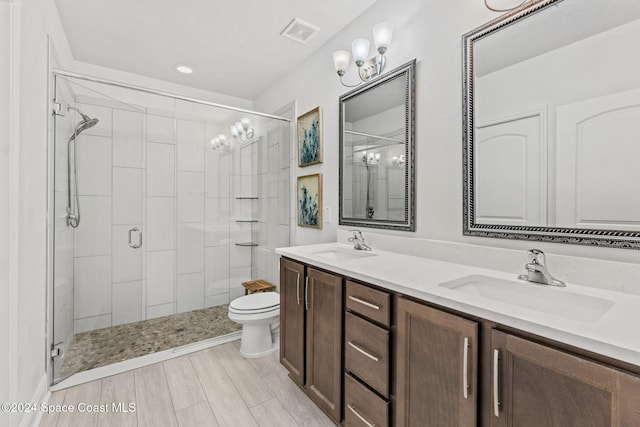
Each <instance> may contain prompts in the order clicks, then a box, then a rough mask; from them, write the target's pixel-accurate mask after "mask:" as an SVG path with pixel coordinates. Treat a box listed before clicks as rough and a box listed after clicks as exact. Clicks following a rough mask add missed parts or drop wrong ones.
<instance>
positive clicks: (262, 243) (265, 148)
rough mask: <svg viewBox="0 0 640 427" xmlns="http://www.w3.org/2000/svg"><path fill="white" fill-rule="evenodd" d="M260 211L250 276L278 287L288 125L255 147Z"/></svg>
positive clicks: (286, 210) (285, 227) (285, 218)
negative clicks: (256, 244)
mask: <svg viewBox="0 0 640 427" xmlns="http://www.w3.org/2000/svg"><path fill="white" fill-rule="evenodd" d="M257 153H258V159H257V163H256V164H257V168H258V173H257V174H256V175H257V178H258V185H257V188H258V196H259V198H260V199H259V210H258V214H257V215H256V218H257V219H258V220H259V223H258V225H257V227H256V233H255V234H256V240H257V242H258V244H259V246H258V247H257V248H255V249H254V250H253V251H252V257H253V263H252V275H253V277H257V278H262V279H265V280H267V281H268V282H270V283H272V284H274V285H276V286H278V284H279V281H280V280H279V271H278V257H277V256H276V255H275V252H274V249H275V248H276V247H278V246H281V245H283V244H284V245H287V246H288V245H289V234H290V231H289V223H290V205H289V203H290V197H289V182H290V171H291V169H290V166H291V143H290V132H289V128H288V126H283V125H282V124H280V123H279V124H276V125H275V126H274V127H273V128H271V129H270V130H269V131H268V132H267V138H266V143H264V141H263V142H262V144H260V146H258V147H257Z"/></svg>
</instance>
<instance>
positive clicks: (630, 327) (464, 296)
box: [276, 243, 640, 366]
mask: <svg viewBox="0 0 640 427" xmlns="http://www.w3.org/2000/svg"><path fill="white" fill-rule="evenodd" d="M336 248H338V250H348V251H354V249H353V247H352V246H351V245H346V244H341V243H325V244H318V245H308V246H295V247H288V248H278V249H276V253H278V254H280V255H282V256H285V257H288V258H292V259H295V260H298V261H301V262H304V263H307V264H312V265H315V266H318V267H319V268H323V269H326V270H330V271H333V272H335V273H338V274H341V275H344V276H347V277H350V278H353V279H357V280H361V281H363V282H366V283H371V284H373V285H377V286H380V287H382V288H386V289H389V290H391V291H396V292H398V293H402V294H405V295H408V296H412V297H415V298H418V299H421V300H424V301H427V302H431V303H434V304H438V305H441V306H444V307H448V308H451V309H454V310H458V311H461V312H464V313H468V314H470V315H473V316H477V317H481V318H484V319H487V320H491V321H494V322H496V323H501V324H504V325H508V326H511V327H514V328H517V329H521V330H523V331H527V332H530V333H533V334H537V335H540V336H544V337H547V338H550V339H553V340H556V341H560V342H563V343H566V344H569V345H573V346H575V347H579V348H583V349H586V350H589V351H592V352H594V353H598V354H602V355H604V356H608V357H611V358H614V359H618V360H621V361H624V362H628V363H632V364H634V365H638V366H640V296H635V295H631V294H627V293H622V292H615V291H609V290H604V289H598V288H591V287H585V286H579V285H576V284H572V283H567V287H566V288H556V287H546V286H542V287H541V286H540V285H535V284H528V283H526V282H522V283H523V285H524V286H534V287H538V288H553V291H551V290H550V289H549V290H546V289H545V290H543V292H550V295H553V292H572V293H577V294H582V295H588V296H594V297H598V298H604V299H607V300H609V301H612V302H613V303H614V305H613V306H612V307H611V308H610V309H609V310H608V311H607V312H606V313H605V314H604V315H603V316H602V317H600V318H599V319H598V320H596V321H593V322H583V321H577V320H572V319H568V318H564V317H560V316H557V315H552V314H547V313H544V312H541V311H537V310H533V309H529V308H523V307H520V306H516V305H513V304H509V303H504V302H500V301H496V300H492V299H489V298H484V297H479V296H474V295H472V294H469V293H465V292H461V291H460V290H455V289H448V288H445V287H442V286H439V284H441V283H444V282H449V281H452V280H456V279H460V278H462V277H465V276H470V275H482V276H490V277H492V278H497V279H503V280H510V281H517V277H515V276H514V275H512V274H509V273H504V272H501V271H496V270H489V269H483V268H478V267H472V266H468V265H464V264H454V263H449V262H443V261H436V260H433V259H429V258H422V257H416V256H412V255H404V254H399V253H394V252H386V251H381V250H376V249H375V248H374V249H373V251H372V252H371V253H373V254H375V256H370V257H363V258H357V259H355V260H353V259H348V258H346V257H344V258H340V257H336V259H328V258H326V257H323V256H319V255H317V254H318V253H320V252H323V251H331V250H333V249H336ZM358 252H359V251H358ZM523 273H524V267H523ZM551 273H553V272H551ZM560 279H561V278H560Z"/></svg>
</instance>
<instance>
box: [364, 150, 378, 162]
mask: <svg viewBox="0 0 640 427" xmlns="http://www.w3.org/2000/svg"><path fill="white" fill-rule="evenodd" d="M362 163H364V164H365V165H366V166H374V165H377V164H378V163H380V153H368V154H367V152H366V151H365V153H364V154H363V155H362Z"/></svg>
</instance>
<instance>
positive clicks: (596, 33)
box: [463, 0, 640, 248]
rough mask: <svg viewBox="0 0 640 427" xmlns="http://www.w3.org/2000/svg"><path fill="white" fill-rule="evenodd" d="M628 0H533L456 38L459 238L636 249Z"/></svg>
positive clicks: (638, 27) (637, 175) (638, 204)
mask: <svg viewBox="0 0 640 427" xmlns="http://www.w3.org/2000/svg"><path fill="white" fill-rule="evenodd" d="M638 36H640V2H638V1H637V0H608V1H606V2H604V1H600V0H534V1H531V2H529V3H527V5H526V6H523V7H521V8H520V9H518V10H515V11H513V12H511V13H507V14H505V15H503V16H502V17H501V18H499V19H497V20H495V21H492V22H490V23H488V24H486V25H484V26H482V27H480V28H478V29H476V30H474V31H472V32H470V33H468V34H466V35H465V36H464V49H465V55H464V58H465V64H464V66H465V68H464V76H465V81H464V86H465V92H464V102H465V108H464V113H465V117H464V134H465V140H464V143H465V146H464V163H465V166H466V167H465V169H464V178H465V179H464V185H465V187H464V215H465V218H464V228H463V230H464V234H468V235H478V236H485V237H505V238H518V239H522V238H525V239H531V240H548V241H559V242H563V243H577V244H589V245H602V246H616V247H625V248H638V247H640V192H638V191H637V188H636V187H637V183H638V182H640V168H639V167H638V166H637V162H638V158H640V144H639V143H638V137H639V135H640V132H639V131H638V125H637V124H638V122H640V80H639V79H638V76H639V75H640V60H638V56H637V55H635V54H634V52H635V43H636V40H637V39H638Z"/></svg>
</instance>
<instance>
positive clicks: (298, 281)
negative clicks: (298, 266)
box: [296, 273, 300, 305]
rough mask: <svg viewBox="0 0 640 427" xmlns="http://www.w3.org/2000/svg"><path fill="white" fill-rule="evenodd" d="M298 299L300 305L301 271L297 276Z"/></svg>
mask: <svg viewBox="0 0 640 427" xmlns="http://www.w3.org/2000/svg"><path fill="white" fill-rule="evenodd" d="M296 299H297V300H298V305H300V273H298V276H297V277H296Z"/></svg>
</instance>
